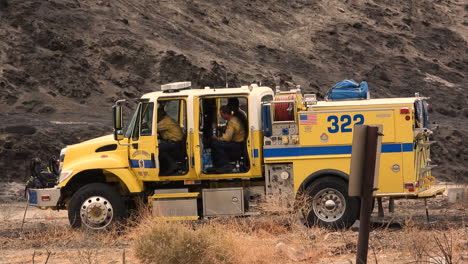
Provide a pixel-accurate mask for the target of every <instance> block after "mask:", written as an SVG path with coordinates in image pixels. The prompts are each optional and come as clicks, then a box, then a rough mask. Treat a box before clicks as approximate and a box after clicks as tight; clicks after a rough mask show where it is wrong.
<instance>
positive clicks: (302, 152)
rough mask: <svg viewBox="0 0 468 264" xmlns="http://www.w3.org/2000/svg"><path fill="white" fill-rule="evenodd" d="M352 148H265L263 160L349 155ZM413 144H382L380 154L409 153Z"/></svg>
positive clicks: (345, 146)
mask: <svg viewBox="0 0 468 264" xmlns="http://www.w3.org/2000/svg"><path fill="white" fill-rule="evenodd" d="M351 151H352V146H351V145H343V146H326V147H324V146H320V147H295V148H265V149H263V155H264V157H265V158H277V157H297V156H318V155H340V154H351ZM411 151H413V143H403V144H400V143H397V144H382V153H395V152H411Z"/></svg>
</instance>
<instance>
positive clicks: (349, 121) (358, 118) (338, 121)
mask: <svg viewBox="0 0 468 264" xmlns="http://www.w3.org/2000/svg"><path fill="white" fill-rule="evenodd" d="M327 121H328V122H330V123H331V124H330V126H329V127H328V132H330V133H338V132H340V129H341V132H343V133H346V132H352V131H353V126H354V125H362V124H364V116H363V115H361V114H357V115H353V116H352V117H351V116H350V115H342V116H341V117H338V116H335V115H332V116H329V117H328V118H327ZM351 125H352V126H351Z"/></svg>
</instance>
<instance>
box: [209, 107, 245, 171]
mask: <svg viewBox="0 0 468 264" xmlns="http://www.w3.org/2000/svg"><path fill="white" fill-rule="evenodd" d="M220 114H221V117H222V118H223V119H225V120H227V124H226V130H225V132H224V133H223V135H222V136H220V137H216V135H213V141H212V144H211V150H212V153H213V165H214V167H213V168H211V169H210V170H209V172H208V173H230V172H232V170H233V169H234V167H233V165H231V164H230V163H229V157H230V154H231V156H232V155H233V154H236V153H240V152H241V151H243V148H244V144H245V142H244V140H245V135H246V131H245V125H244V124H243V122H242V121H241V119H240V118H239V117H237V116H235V115H234V113H233V110H232V107H230V106H228V105H223V106H221V108H220Z"/></svg>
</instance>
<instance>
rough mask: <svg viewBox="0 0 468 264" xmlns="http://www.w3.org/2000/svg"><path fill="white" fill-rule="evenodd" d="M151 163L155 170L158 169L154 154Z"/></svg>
mask: <svg viewBox="0 0 468 264" xmlns="http://www.w3.org/2000/svg"><path fill="white" fill-rule="evenodd" d="M151 163H152V164H153V168H156V159H155V158H154V153H151Z"/></svg>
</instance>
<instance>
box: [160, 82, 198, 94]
mask: <svg viewBox="0 0 468 264" xmlns="http://www.w3.org/2000/svg"><path fill="white" fill-rule="evenodd" d="M191 86H192V82H174V83H168V84H163V85H161V91H163V92H170V91H178V90H185V89H187V88H190V87H191Z"/></svg>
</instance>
